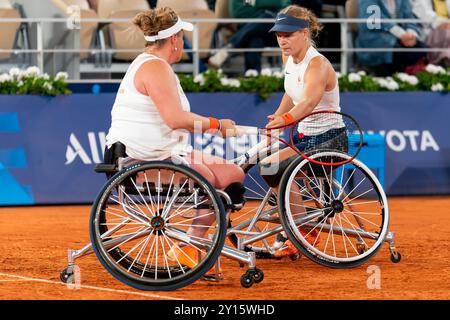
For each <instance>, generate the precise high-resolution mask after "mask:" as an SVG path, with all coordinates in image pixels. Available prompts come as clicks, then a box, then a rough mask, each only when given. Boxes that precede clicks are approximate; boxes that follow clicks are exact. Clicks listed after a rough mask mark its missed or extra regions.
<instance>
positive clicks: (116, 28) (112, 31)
mask: <svg viewBox="0 0 450 320" xmlns="http://www.w3.org/2000/svg"><path fill="white" fill-rule="evenodd" d="M149 9H150V7H149V5H148V2H147V1H146V0H100V1H99V4H98V15H99V17H100V18H104V19H129V20H130V22H113V23H109V24H108V25H107V26H106V28H107V35H108V36H109V40H110V45H111V47H112V48H114V49H118V50H122V49H125V50H127V49H136V52H116V53H115V54H114V58H115V59H117V60H125V61H131V60H133V59H134V58H136V56H137V55H138V54H139V53H140V52H141V51H142V48H144V46H145V39H144V37H143V36H142V32H141V31H140V30H139V28H137V27H136V26H134V25H133V24H132V23H131V19H132V18H133V17H134V16H135V15H136V14H138V13H139V12H141V11H145V10H149Z"/></svg>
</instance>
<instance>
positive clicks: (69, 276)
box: [59, 268, 74, 283]
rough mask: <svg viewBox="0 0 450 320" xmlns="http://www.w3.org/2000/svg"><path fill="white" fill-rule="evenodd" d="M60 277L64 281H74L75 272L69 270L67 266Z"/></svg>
mask: <svg viewBox="0 0 450 320" xmlns="http://www.w3.org/2000/svg"><path fill="white" fill-rule="evenodd" d="M59 278H60V279H61V281H62V282H64V283H73V279H74V273H73V271H69V268H66V269H64V270H63V271H61V273H60V274H59Z"/></svg>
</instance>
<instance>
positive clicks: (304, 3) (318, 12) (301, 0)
mask: <svg viewBox="0 0 450 320" xmlns="http://www.w3.org/2000/svg"><path fill="white" fill-rule="evenodd" d="M291 4H295V5H297V6H299V7H303V8H306V9H309V10H311V11H312V12H313V13H314V15H315V16H316V17H321V16H322V5H323V1H322V0H291Z"/></svg>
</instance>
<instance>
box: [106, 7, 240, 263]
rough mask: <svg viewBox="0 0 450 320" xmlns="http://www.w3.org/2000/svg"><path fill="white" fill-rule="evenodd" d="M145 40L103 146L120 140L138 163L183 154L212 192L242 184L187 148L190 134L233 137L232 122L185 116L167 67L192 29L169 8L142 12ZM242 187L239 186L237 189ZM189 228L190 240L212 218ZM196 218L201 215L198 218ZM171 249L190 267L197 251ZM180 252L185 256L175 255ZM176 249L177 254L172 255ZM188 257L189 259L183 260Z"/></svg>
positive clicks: (216, 161) (235, 170)
mask: <svg viewBox="0 0 450 320" xmlns="http://www.w3.org/2000/svg"><path fill="white" fill-rule="evenodd" d="M133 23H134V24H135V25H136V26H138V27H139V28H140V29H141V30H142V32H143V33H144V35H143V36H144V37H145V39H146V40H147V44H146V47H145V49H144V52H143V53H141V54H140V55H139V56H138V57H137V58H136V59H135V60H134V61H133V62H132V63H131V65H130V67H129V68H128V71H127V72H126V74H125V77H124V78H123V80H122V82H121V84H120V87H119V91H118V93H117V96H116V100H115V103H114V106H113V109H112V124H111V128H110V130H109V133H108V135H107V138H106V139H107V141H106V145H107V146H108V147H110V146H112V145H113V144H114V143H116V142H121V143H122V144H124V145H125V147H126V154H127V155H128V156H129V157H132V158H135V159H139V160H153V159H155V158H159V159H164V158H170V156H171V155H173V154H177V155H181V156H184V157H185V159H186V160H187V161H188V162H189V163H190V165H191V168H193V169H194V170H196V171H197V172H199V173H200V174H201V175H202V176H203V177H205V178H206V179H207V180H208V181H209V182H210V183H211V184H212V185H213V186H214V187H216V188H217V189H224V190H225V191H227V187H229V186H233V187H236V184H237V185H240V183H242V181H243V180H244V172H243V171H242V169H241V168H240V167H238V166H236V165H234V164H232V163H229V162H227V161H226V160H224V159H221V158H218V157H214V156H212V155H209V154H203V153H201V152H199V151H195V150H193V149H192V147H191V145H190V144H189V143H188V138H189V134H190V133H191V132H194V128H195V129H196V130H199V128H200V129H201V131H202V132H206V131H208V132H212V133H222V136H223V137H225V136H226V135H228V136H234V135H235V134H236V128H235V123H234V121H232V120H229V119H221V120H218V119H216V118H212V117H203V116H200V115H198V114H195V113H192V112H190V105H189V101H188V100H187V98H186V95H185V94H184V92H183V89H182V88H181V86H180V82H179V80H178V77H177V76H176V74H175V73H174V71H173V70H172V67H171V65H172V64H174V63H177V62H179V61H180V60H181V58H182V55H183V32H184V31H192V30H193V25H192V24H191V23H188V22H185V21H183V20H181V18H179V17H178V15H177V14H176V13H175V12H174V11H173V10H172V9H170V8H157V9H154V10H150V11H145V12H141V13H139V14H138V15H136V17H135V18H134V20H133ZM240 186H241V187H242V188H243V186H242V185H240ZM202 210H208V209H201V210H199V212H198V213H197V216H198V217H199V218H196V221H195V223H194V224H193V226H191V227H190V228H189V230H188V234H190V235H192V236H194V237H195V236H197V237H202V236H203V234H204V233H205V228H204V227H203V228H201V227H196V225H209V224H211V221H210V219H211V216H213V215H210V216H208V215H207V214H204V213H202V212H200V211H202ZM200 216H203V217H202V218H200ZM180 247H181V249H178V247H177V249H174V248H172V249H173V250H172V252H170V253H169V256H170V255H172V256H174V255H176V256H177V257H178V260H179V261H180V262H181V263H183V264H185V265H187V266H188V267H190V268H192V267H194V266H195V264H193V263H192V261H193V260H195V259H196V258H195V254H196V251H195V250H193V247H190V246H185V247H183V246H181V245H180ZM180 250H183V251H184V252H179V251H180ZM177 251H178V252H177ZM187 256H189V257H191V258H187Z"/></svg>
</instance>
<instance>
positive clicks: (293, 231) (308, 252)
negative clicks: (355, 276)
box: [278, 152, 389, 268]
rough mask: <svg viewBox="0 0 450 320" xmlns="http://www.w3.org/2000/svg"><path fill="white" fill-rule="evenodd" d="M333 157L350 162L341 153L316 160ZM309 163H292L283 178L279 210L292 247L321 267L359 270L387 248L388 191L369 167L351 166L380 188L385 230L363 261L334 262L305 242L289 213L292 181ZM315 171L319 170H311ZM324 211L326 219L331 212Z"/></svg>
mask: <svg viewBox="0 0 450 320" xmlns="http://www.w3.org/2000/svg"><path fill="white" fill-rule="evenodd" d="M331 154H332V156H333V157H334V156H337V157H344V158H345V159H348V158H350V157H349V156H348V155H346V154H343V153H337V152H323V153H318V154H317V155H315V156H317V157H320V156H321V155H322V156H323V155H325V156H328V155H331ZM307 163H308V160H305V159H303V158H301V157H299V158H298V159H297V160H295V161H294V162H293V163H291V165H290V166H289V167H288V168H287V170H286V171H285V173H284V174H283V177H282V179H281V182H280V188H279V201H278V206H279V213H280V219H281V223H282V225H283V228H284V231H285V232H286V235H287V237H288V238H289V240H291V241H292V243H293V244H294V245H295V246H296V247H297V249H298V250H300V252H301V253H302V254H304V255H305V256H306V257H308V258H309V259H310V260H312V261H314V262H316V263H318V264H320V265H323V266H326V267H331V268H353V267H357V266H359V265H361V264H363V263H365V262H366V261H368V260H369V259H371V258H372V257H373V256H374V255H375V254H376V253H377V252H378V251H379V250H380V248H381V247H382V245H383V242H384V239H385V237H386V234H387V231H388V229H389V209H388V205H387V200H386V196H385V194H384V191H383V190H382V188H381V186H380V185H379V182H378V181H375V180H376V177H375V175H373V173H371V172H370V170H368V168H367V167H365V166H363V165H362V164H361V163H360V162H359V161H357V160H356V159H354V160H352V162H351V163H352V165H355V166H356V167H359V166H360V165H362V167H363V168H362V169H363V173H364V174H366V176H365V177H366V178H367V179H368V181H369V182H370V183H371V184H372V185H373V186H376V188H375V189H374V190H375V191H376V196H377V199H379V200H378V201H379V202H380V203H379V207H380V208H379V209H380V226H381V228H380V230H379V232H378V233H377V234H378V237H377V239H376V242H375V243H374V246H373V248H370V249H369V250H368V252H364V253H363V254H361V257H359V254H360V253H359V252H356V254H357V255H356V256H355V257H352V259H353V258H354V260H353V261H350V260H351V259H345V258H342V259H338V258H333V257H331V258H330V256H329V255H327V254H325V253H323V252H321V251H320V250H318V249H316V248H314V246H313V244H309V245H308V244H307V241H306V240H305V239H304V238H301V236H299V233H300V232H298V227H297V225H296V224H295V225H293V221H294V220H293V218H292V216H289V215H290V214H288V212H287V205H286V195H287V189H288V188H289V186H288V184H289V181H290V179H291V176H293V175H295V174H296V170H301V168H302V167H303V166H304V165H305V164H307ZM298 168H300V169H298ZM310 168H311V167H310ZM359 168H361V167H359ZM311 170H315V169H312V168H311ZM365 170H367V171H365ZM292 179H293V178H292ZM320 210H323V214H322V216H325V214H326V212H327V211H325V210H327V209H318V210H316V212H320ZM336 216H337V215H336ZM333 217H334V215H333ZM312 221H313V220H311V222H312ZM325 221H326V220H325V219H324V218H319V219H318V221H316V222H315V223H316V225H319V224H322V225H324V224H325V223H328V222H325ZM328 224H329V223H328ZM314 228H315V227H314ZM331 230H332V232H333V229H331ZM321 231H322V229H320V231H319V232H321ZM332 232H331V233H332ZM300 238H301V239H300ZM327 240H328V239H327ZM333 241H334V240H333ZM344 245H345V244H344ZM325 251H326V247H325ZM347 258H348V257H347Z"/></svg>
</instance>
